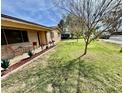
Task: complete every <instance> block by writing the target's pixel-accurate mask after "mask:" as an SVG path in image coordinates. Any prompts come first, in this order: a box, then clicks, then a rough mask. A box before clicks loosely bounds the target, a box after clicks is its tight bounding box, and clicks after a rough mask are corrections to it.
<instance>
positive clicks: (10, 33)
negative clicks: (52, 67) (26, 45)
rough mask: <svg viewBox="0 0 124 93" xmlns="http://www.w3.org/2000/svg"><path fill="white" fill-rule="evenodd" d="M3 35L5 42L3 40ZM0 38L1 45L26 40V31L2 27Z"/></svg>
mask: <svg viewBox="0 0 124 93" xmlns="http://www.w3.org/2000/svg"><path fill="white" fill-rule="evenodd" d="M5 37H6V39H7V42H6V41H5ZM1 39H2V45H5V44H7V43H8V44H13V43H21V42H28V36H27V32H26V31H21V30H10V29H2V34H1Z"/></svg>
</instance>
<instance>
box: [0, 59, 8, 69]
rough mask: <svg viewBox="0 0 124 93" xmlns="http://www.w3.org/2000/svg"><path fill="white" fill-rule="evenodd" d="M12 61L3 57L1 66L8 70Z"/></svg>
mask: <svg viewBox="0 0 124 93" xmlns="http://www.w3.org/2000/svg"><path fill="white" fill-rule="evenodd" d="M9 63H10V61H9V60H8V59H2V60H1V67H2V68H3V69H4V70H6V69H7V68H8V67H9Z"/></svg>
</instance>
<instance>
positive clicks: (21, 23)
mask: <svg viewBox="0 0 124 93" xmlns="http://www.w3.org/2000/svg"><path fill="white" fill-rule="evenodd" d="M60 40H61V35H60V32H59V30H58V29H57V28H55V27H54V28H52V27H46V26H43V25H39V24H36V23H32V22H28V21H25V20H22V19H18V18H15V17H11V16H8V15H4V14H2V15H1V55H2V56H1V57H2V58H12V57H11V56H13V55H12V52H13V50H16V49H18V48H25V49H26V48H27V49H30V48H32V46H34V45H35V46H36V47H39V46H42V45H44V46H45V45H48V44H49V42H51V41H55V43H56V42H58V41H60ZM17 55H18V54H17Z"/></svg>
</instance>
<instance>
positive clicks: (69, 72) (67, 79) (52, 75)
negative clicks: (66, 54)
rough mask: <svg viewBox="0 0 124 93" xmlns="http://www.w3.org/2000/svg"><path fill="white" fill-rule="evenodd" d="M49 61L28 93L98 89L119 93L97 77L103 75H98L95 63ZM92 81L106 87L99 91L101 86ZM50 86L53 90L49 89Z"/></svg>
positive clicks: (78, 91)
mask: <svg viewBox="0 0 124 93" xmlns="http://www.w3.org/2000/svg"><path fill="white" fill-rule="evenodd" d="M49 61H50V62H49V64H48V67H46V68H44V69H42V68H41V69H40V70H39V71H38V72H37V73H36V74H35V75H37V77H38V78H39V79H38V81H36V82H35V85H34V86H33V87H31V88H29V89H28V90H27V92H28V93H29V92H31V93H33V92H35V91H37V90H38V91H39V90H41V91H44V92H43V93H83V92H87V91H89V90H90V92H93V91H97V89H98V90H99V91H101V92H104V93H105V92H106V93H116V92H118V91H117V90H116V89H114V88H112V87H109V86H107V85H106V83H104V81H102V79H100V78H98V77H97V76H100V75H101V74H100V73H98V69H99V68H98V67H96V66H95V65H94V64H93V63H92V64H89V63H87V62H85V60H80V61H79V59H73V60H70V61H66V62H63V59H57V60H56V59H54V60H53V59H52V61H51V60H49ZM53 62H54V63H53ZM58 62H59V63H60V64H59V63H58ZM55 63H57V64H55ZM91 80H94V81H96V82H99V83H100V84H101V85H102V86H104V87H102V88H100V89H99V85H97V84H95V83H94V82H93V83H92V81H91ZM84 81H85V82H84ZM86 82H87V83H88V84H89V85H92V87H93V88H90V86H89V85H87V84H85V83H86ZM49 85H50V87H51V90H50V89H48V88H47V87H48V86H49ZM82 85H83V86H82ZM88 88H89V89H88ZM49 90H50V92H49ZM27 92H25V93H27ZM97 93H99V92H97Z"/></svg>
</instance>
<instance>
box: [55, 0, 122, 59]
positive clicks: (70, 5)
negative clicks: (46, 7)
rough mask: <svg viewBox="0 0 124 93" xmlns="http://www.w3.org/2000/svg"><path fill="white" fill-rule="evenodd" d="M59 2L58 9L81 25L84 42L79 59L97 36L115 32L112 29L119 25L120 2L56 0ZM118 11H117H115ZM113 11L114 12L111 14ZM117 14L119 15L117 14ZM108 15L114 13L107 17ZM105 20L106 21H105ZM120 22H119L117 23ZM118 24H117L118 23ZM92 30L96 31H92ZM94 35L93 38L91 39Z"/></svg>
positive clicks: (108, 0) (107, 0) (116, 0)
mask: <svg viewBox="0 0 124 93" xmlns="http://www.w3.org/2000/svg"><path fill="white" fill-rule="evenodd" d="M57 1H58V2H59V4H58V7H59V8H61V9H64V10H65V11H67V12H69V13H70V14H72V15H74V16H75V17H77V18H78V19H79V22H78V23H79V24H83V26H82V27H81V31H82V37H83V39H84V42H85V48H84V52H83V54H82V55H81V56H80V57H79V58H81V57H83V56H84V55H86V53H87V47H88V45H89V44H90V43H91V42H92V41H93V40H94V39H96V38H97V37H98V36H99V35H101V34H102V33H103V32H106V31H110V30H111V31H112V32H114V31H115V30H112V29H114V28H113V27H114V26H115V25H116V26H117V27H116V30H118V29H119V28H118V27H119V26H118V25H119V24H121V20H120V19H121V15H119V14H121V0H57ZM117 10H118V11H117ZM112 11H115V12H112ZM118 12H119V14H118ZM110 13H115V14H116V15H118V16H116V18H115V16H114V15H115V14H114V15H111V16H110V18H109V17H108V16H109V15H110ZM111 18H112V19H114V20H113V21H112V22H108V19H109V20H110V19H111ZM105 19H107V21H105ZM119 20H120V21H119ZM118 22H119V23H118ZM94 29H96V30H95V31H94ZM96 32H97V34H96ZM93 35H94V37H92V36H93Z"/></svg>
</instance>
